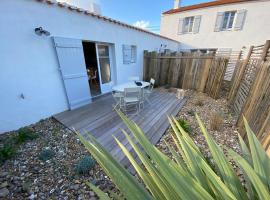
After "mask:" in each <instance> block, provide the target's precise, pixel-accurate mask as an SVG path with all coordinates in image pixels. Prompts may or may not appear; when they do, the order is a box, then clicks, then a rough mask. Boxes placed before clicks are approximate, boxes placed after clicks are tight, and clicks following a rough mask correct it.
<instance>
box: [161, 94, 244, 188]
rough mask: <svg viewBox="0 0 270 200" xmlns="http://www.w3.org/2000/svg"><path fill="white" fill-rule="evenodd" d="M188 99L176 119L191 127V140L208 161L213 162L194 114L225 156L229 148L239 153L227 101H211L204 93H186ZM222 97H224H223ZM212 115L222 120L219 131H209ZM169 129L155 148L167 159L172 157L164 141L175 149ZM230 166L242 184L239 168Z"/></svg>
mask: <svg viewBox="0 0 270 200" xmlns="http://www.w3.org/2000/svg"><path fill="white" fill-rule="evenodd" d="M188 95H190V98H189V99H188V101H187V103H186V105H185V106H184V107H183V109H182V110H181V111H180V112H179V113H178V115H177V116H176V119H184V120H185V121H186V122H188V124H189V125H190V126H191V128H192V131H191V133H190V136H191V137H192V138H193V140H194V142H195V143H196V144H197V146H198V147H199V148H200V150H201V152H202V153H203V154H204V155H205V157H207V158H208V159H209V160H210V161H212V162H213V160H212V158H211V154H210V151H209V148H208V146H207V143H206V141H205V138H204V136H203V134H202V133H201V131H200V128H199V125H198V123H197V121H196V118H195V116H194V113H197V114H198V115H199V117H200V118H201V120H202V121H203V123H204V124H205V126H206V128H207V130H208V133H209V134H210V135H211V136H212V137H213V138H214V140H215V141H216V142H217V144H218V145H219V146H220V147H221V148H222V149H223V150H224V152H225V154H227V149H228V148H231V149H233V150H234V151H236V152H238V153H240V152H241V151H240V145H239V142H238V132H237V128H236V127H235V126H234V124H235V122H236V120H237V117H236V116H234V115H233V114H231V112H230V110H229V108H228V105H227V101H226V99H225V98H220V99H218V100H215V99H212V98H211V97H209V96H207V95H206V94H204V93H199V92H192V91H188ZM223 96H224V95H223ZM214 113H218V114H219V115H220V116H222V118H223V119H224V121H223V123H222V124H221V126H220V129H219V130H211V128H210V127H211V125H210V124H211V118H212V115H213V114H214ZM171 131H172V130H171V129H168V130H167V132H166V133H165V134H164V136H163V137H162V138H161V140H160V141H159V143H158V144H157V147H158V148H159V149H160V150H161V151H162V152H164V153H165V154H166V155H168V156H169V157H172V155H171V153H170V151H169V149H168V148H167V147H166V145H165V141H166V142H167V143H169V144H171V145H172V146H173V147H174V148H175V149H176V146H175V145H174V142H173V140H172V138H171V134H170V133H171ZM231 163H232V165H233V167H234V169H235V171H236V173H237V174H238V175H239V176H240V179H241V181H242V183H243V184H244V180H243V176H242V172H241V171H240V170H239V168H238V167H237V166H236V165H235V164H234V162H232V161H231Z"/></svg>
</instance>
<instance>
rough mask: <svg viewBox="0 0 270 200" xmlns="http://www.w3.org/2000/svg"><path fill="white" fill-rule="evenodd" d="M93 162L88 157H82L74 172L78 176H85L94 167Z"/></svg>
mask: <svg viewBox="0 0 270 200" xmlns="http://www.w3.org/2000/svg"><path fill="white" fill-rule="evenodd" d="M95 163H96V162H95V160H94V159H93V158H91V157H90V156H85V157H83V158H82V159H81V160H80V161H79V163H78V165H77V166H76V172H77V173H78V174H86V173H88V172H89V171H90V170H91V169H93V167H94V166H95Z"/></svg>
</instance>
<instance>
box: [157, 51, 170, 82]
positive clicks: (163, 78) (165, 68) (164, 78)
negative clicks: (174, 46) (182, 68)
mask: <svg viewBox="0 0 270 200" xmlns="http://www.w3.org/2000/svg"><path fill="white" fill-rule="evenodd" d="M161 56H164V58H163V59H161V69H160V76H159V78H160V83H159V85H160V86H164V85H166V84H167V83H168V73H169V65H170V60H171V59H169V58H166V57H168V56H170V53H169V52H165V53H164V54H162V55H161Z"/></svg>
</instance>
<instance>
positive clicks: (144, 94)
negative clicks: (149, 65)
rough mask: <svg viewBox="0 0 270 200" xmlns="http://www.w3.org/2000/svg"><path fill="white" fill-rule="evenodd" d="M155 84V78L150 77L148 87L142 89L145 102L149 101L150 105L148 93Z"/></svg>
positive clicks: (149, 93) (150, 92)
mask: <svg viewBox="0 0 270 200" xmlns="http://www.w3.org/2000/svg"><path fill="white" fill-rule="evenodd" d="M154 86H155V80H154V79H153V78H151V79H150V85H149V87H148V88H145V89H144V91H143V98H144V99H145V100H146V101H147V103H149V104H150V105H151V102H150V100H149V97H150V95H151V94H152V92H153V89H154Z"/></svg>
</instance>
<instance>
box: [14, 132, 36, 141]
mask: <svg viewBox="0 0 270 200" xmlns="http://www.w3.org/2000/svg"><path fill="white" fill-rule="evenodd" d="M37 137H38V135H37V134H36V133H35V132H34V131H32V130H31V129H29V128H21V129H19V130H18V133H17V134H16V135H15V136H14V141H15V142H16V143H17V144H22V143H24V142H26V141H27V140H34V139H36V138H37Z"/></svg>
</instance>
